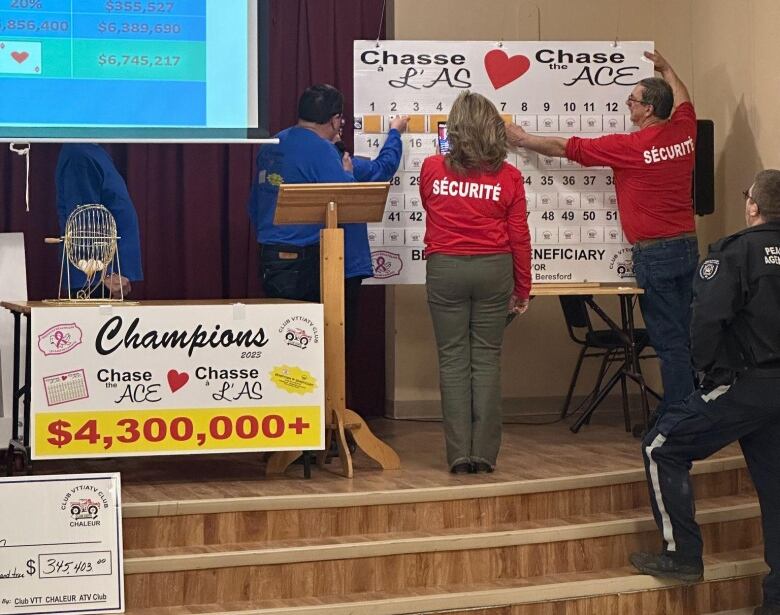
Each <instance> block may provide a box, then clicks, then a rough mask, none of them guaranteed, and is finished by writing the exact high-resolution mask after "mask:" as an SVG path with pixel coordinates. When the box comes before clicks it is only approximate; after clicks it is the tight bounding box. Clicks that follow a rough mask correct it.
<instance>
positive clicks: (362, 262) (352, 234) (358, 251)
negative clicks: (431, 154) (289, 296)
mask: <svg viewBox="0 0 780 615" xmlns="http://www.w3.org/2000/svg"><path fill="white" fill-rule="evenodd" d="M408 123H409V116H408V115H399V116H396V117H394V118H393V119H392V121H391V122H390V130H389V131H388V133H387V138H386V139H385V143H384V145H382V149H381V150H380V151H379V154H378V155H377V157H376V158H374V159H373V160H367V159H365V158H360V157H356V158H352V174H353V176H354V177H355V181H358V182H386V181H390V180H391V179H392V178H393V176H394V175H395V173H396V171H398V167H399V166H400V164H401V156H402V154H403V143H402V142H401V134H402V133H403V132H404V131H405V130H406V126H407V124H408ZM339 150H340V151H341V148H339ZM344 156H349V153H348V152H346V151H344V152H343V153H342V159H343V157H344ZM343 228H344V260H345V263H344V277H345V278H347V280H349V279H351V278H359V279H361V280H362V279H363V278H370V277H373V275H374V271H373V265H372V263H371V249H370V248H369V245H368V228H367V225H366V224H345V225H344V227H343Z"/></svg>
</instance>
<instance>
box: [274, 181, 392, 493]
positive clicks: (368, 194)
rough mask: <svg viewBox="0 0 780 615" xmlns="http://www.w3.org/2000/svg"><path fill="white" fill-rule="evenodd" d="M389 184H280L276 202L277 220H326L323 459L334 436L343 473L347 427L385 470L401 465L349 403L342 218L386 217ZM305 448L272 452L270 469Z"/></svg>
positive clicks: (279, 468) (347, 468) (347, 471)
mask: <svg viewBox="0 0 780 615" xmlns="http://www.w3.org/2000/svg"><path fill="white" fill-rule="evenodd" d="M389 190H390V185H389V184H387V183H357V184H282V185H281V186H280V187H279V199H278V200H277V202H276V215H275V217H274V224H324V225H325V228H324V229H323V230H322V231H320V297H321V300H322V303H323V304H324V306H325V334H324V339H325V422H326V424H325V451H323V452H322V453H321V454H320V456H319V458H318V463H319V464H320V466H321V465H322V464H323V463H324V460H325V455H326V454H327V452H328V450H330V444H331V441H332V439H333V436H334V435H335V436H336V440H337V442H338V450H339V457H340V458H341V465H342V468H343V472H344V476H346V477H347V478H352V475H353V471H352V455H351V454H350V451H349V447H348V446H347V439H346V434H345V432H346V431H350V432H351V433H352V436H353V438H354V439H355V442H356V443H357V445H358V447H360V448H361V449H362V450H363V452H364V453H366V455H368V456H369V457H371V458H372V459H374V460H375V461H377V462H378V463H379V465H381V466H382V469H384V470H397V469H398V468H400V467H401V460H400V459H399V457H398V454H397V453H396V452H395V451H394V450H393V449H392V448H390V447H389V446H388V445H387V444H385V443H384V442H382V441H381V440H380V439H379V438H377V437H376V436H375V435H374V434H373V433H371V430H370V429H369V428H368V425H366V423H365V421H364V420H363V419H362V418H361V417H360V415H359V414H358V413H357V412H354V411H353V410H349V409H347V407H346V373H345V369H344V359H345V344H344V231H343V229H340V228H338V224H339V222H341V223H347V222H378V221H380V220H381V219H382V214H383V212H384V209H385V201H387V193H388V192H389ZM300 455H301V451H284V452H279V453H274V454H273V455H272V456H271V457H270V459H269V460H268V465H267V467H266V474H281V473H282V472H284V471H285V469H287V466H289V465H290V464H291V463H292V462H293V461H295V460H296V459H297V458H298V457H299V456H300Z"/></svg>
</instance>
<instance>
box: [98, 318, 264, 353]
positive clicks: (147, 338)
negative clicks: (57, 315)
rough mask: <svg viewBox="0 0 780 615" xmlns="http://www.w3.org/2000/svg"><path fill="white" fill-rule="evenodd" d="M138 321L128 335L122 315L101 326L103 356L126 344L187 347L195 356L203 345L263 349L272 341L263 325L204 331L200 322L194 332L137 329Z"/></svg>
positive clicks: (217, 328) (127, 346) (142, 346)
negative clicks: (250, 327)
mask: <svg viewBox="0 0 780 615" xmlns="http://www.w3.org/2000/svg"><path fill="white" fill-rule="evenodd" d="M138 321H139V319H138V318H135V319H133V321H132V322H131V323H130V326H129V327H127V330H126V331H125V332H124V335H122V327H123V325H124V322H123V321H122V317H121V316H113V317H112V318H109V319H108V320H107V321H106V323H105V324H104V325H103V326H102V327H100V331H98V334H97V338H96V339H95V350H97V351H98V352H99V353H100V354H102V355H109V354H111V353H112V352H114V351H115V350H119V349H120V348H122V347H124V348H125V349H128V350H137V349H139V348H154V349H157V348H181V349H182V350H186V351H187V355H188V356H190V357H191V356H192V355H193V353H194V352H195V351H196V350H200V349H201V348H228V347H230V346H237V347H243V348H251V347H255V348H262V347H263V346H265V345H266V344H267V343H268V339H267V338H266V337H265V331H264V330H263V328H262V327H260V328H259V329H256V330H254V329H246V330H243V331H233V330H232V329H222V327H221V326H220V325H215V326H214V329H213V330H212V331H208V330H204V329H203V326H202V325H198V326H197V327H195V330H194V331H192V332H191V333H190V332H189V331H187V330H186V329H185V330H181V331H178V330H176V329H174V330H172V331H163V332H159V331H156V330H154V329H152V330H151V331H147V332H145V333H142V332H137V331H136V329H137V328H138Z"/></svg>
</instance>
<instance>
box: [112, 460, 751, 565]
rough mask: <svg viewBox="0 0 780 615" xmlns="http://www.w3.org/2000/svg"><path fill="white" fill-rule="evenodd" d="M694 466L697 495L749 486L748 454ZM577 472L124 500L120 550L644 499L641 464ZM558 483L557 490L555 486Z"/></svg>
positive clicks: (487, 521) (427, 527)
mask: <svg viewBox="0 0 780 615" xmlns="http://www.w3.org/2000/svg"><path fill="white" fill-rule="evenodd" d="M696 468H699V473H698V474H695V475H694V477H693V483H694V490H695V492H696V494H697V495H698V496H699V498H708V497H720V496H727V495H737V494H752V493H754V491H753V487H752V483H751V481H750V479H749V477H748V476H747V472H746V470H745V469H744V459H741V458H740V459H730V458H729V459H725V460H723V459H721V460H717V463H714V462H713V464H705V465H703V466H702V465H699V466H696ZM704 470H707V471H706V472H705V471H704ZM580 479H581V477H580ZM580 479H577V480H574V479H570V478H566V479H564V480H558V479H554V480H552V481H515V482H513V483H498V484H491V483H486V484H480V483H475V484H464V485H461V486H459V487H452V488H450V487H446V488H441V487H435V488H430V489H419V490H401V491H396V492H374V493H366V492H363V493H354V494H319V495H317V494H315V495H312V494H309V495H307V496H281V497H269V498H225V499H224V500H214V501H204V502H168V503H166V502H157V503H156V504H154V505H152V504H151V503H146V504H143V505H139V506H137V507H134V506H133V505H130V507H129V508H128V506H123V526H124V528H123V536H124V544H125V548H126V549H130V550H141V549H148V548H160V547H179V546H204V545H213V544H220V543H222V544H225V543H231V544H235V543H243V542H250V541H251V542H268V543H269V544H270V543H272V542H275V541H278V540H286V539H307V538H314V539H322V538H326V537H346V536H353V535H360V534H381V533H384V532H412V531H441V530H445V529H468V528H476V527H481V528H486V529H487V528H492V527H495V526H496V525H500V524H502V523H506V524H519V523H523V522H526V521H533V520H543V519H551V518H561V517H566V516H572V515H575V514H591V513H598V512H618V511H623V510H628V509H633V508H637V507H641V506H648V490H647V485H646V483H645V481H644V473H643V472H640V471H630V472H628V471H621V472H617V473H607V474H603V475H593V476H592V477H591V478H590V479H588V480H585V479H581V480H580ZM625 481H628V482H625ZM557 487H560V488H562V489H563V491H555V490H554V489H555V488H557ZM290 498H292V499H290ZM448 498H452V499H448ZM393 500H395V502H394V503H392V502H393ZM198 511H199V512H198ZM155 513H159V516H155Z"/></svg>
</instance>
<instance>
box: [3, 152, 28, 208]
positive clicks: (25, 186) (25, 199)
mask: <svg viewBox="0 0 780 615" xmlns="http://www.w3.org/2000/svg"><path fill="white" fill-rule="evenodd" d="M8 149H10V150H11V151H12V152H13V153H14V154H17V155H18V156H24V157H25V158H26V159H27V171H26V175H25V180H24V202H25V205H26V207H27V209H26V211H27V212H28V213H29V211H30V144H29V143H20V144H18V145H17V144H16V143H10V144H9V145H8Z"/></svg>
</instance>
